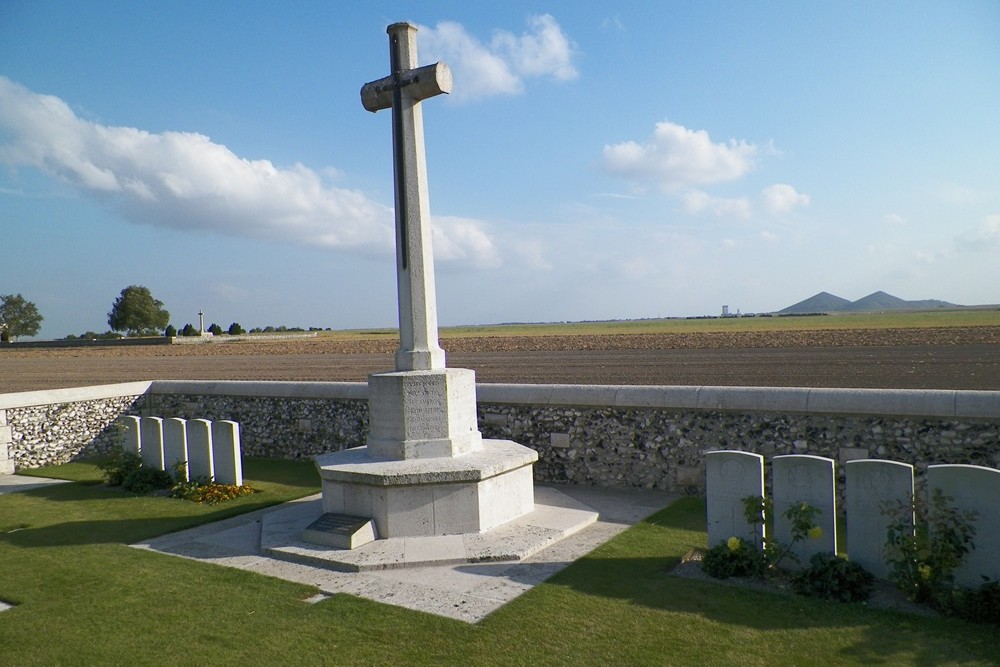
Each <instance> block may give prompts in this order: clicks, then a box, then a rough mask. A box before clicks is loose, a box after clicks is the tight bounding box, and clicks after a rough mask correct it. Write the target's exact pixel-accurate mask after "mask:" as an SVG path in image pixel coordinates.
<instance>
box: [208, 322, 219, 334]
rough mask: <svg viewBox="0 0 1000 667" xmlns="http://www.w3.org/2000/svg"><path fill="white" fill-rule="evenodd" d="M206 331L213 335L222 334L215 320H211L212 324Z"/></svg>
mask: <svg viewBox="0 0 1000 667" xmlns="http://www.w3.org/2000/svg"><path fill="white" fill-rule="evenodd" d="M208 332H209V333H210V334H212V335H213V336H221V335H222V327H220V326H219V325H218V324H216V323H215V322H212V326H210V327H209V328H208Z"/></svg>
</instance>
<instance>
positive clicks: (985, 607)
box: [949, 577, 1000, 625]
mask: <svg viewBox="0 0 1000 667" xmlns="http://www.w3.org/2000/svg"><path fill="white" fill-rule="evenodd" d="M983 578H984V579H986V577H983ZM949 612H950V613H951V614H954V615H955V616H958V617H959V618H963V619H965V620H966V621H972V622H973V623H991V624H993V625H1000V581H990V580H989V579H987V580H986V582H985V583H984V584H983V585H982V586H980V587H979V588H973V589H969V590H962V591H958V592H957V593H956V594H955V597H954V599H953V601H952V604H951V608H950V609H949Z"/></svg>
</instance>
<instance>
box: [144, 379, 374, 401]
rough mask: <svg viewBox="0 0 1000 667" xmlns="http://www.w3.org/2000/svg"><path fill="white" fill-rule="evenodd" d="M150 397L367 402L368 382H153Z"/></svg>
mask: <svg viewBox="0 0 1000 667" xmlns="http://www.w3.org/2000/svg"><path fill="white" fill-rule="evenodd" d="M149 393H151V394H181V395H185V394H186V395H201V396H267V397H269V398H306V399H308V398H316V399H346V400H360V401H367V400H368V385H367V383H365V382H295V381H281V382H279V381H256V380H221V381H212V380H154V381H153V382H152V383H151V386H150V388H149Z"/></svg>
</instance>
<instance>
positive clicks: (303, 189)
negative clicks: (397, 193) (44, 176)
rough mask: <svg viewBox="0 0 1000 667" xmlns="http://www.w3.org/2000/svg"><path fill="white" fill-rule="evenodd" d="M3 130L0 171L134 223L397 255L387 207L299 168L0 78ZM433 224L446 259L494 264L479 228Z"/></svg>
mask: <svg viewBox="0 0 1000 667" xmlns="http://www.w3.org/2000/svg"><path fill="white" fill-rule="evenodd" d="M0 131H2V134H0V137H3V138H4V140H5V141H4V143H3V144H0V164H6V165H10V166H12V167H18V166H27V167H33V168H37V169H40V170H42V171H44V172H46V173H48V174H50V175H52V176H55V177H57V178H59V179H60V180H62V181H63V182H65V183H68V184H69V185H71V186H72V187H73V188H75V189H76V190H78V191H79V192H81V193H84V194H87V195H90V196H94V197H96V198H98V199H100V200H102V201H104V202H106V203H107V204H109V205H110V206H112V207H114V208H116V209H117V210H119V211H120V212H121V213H122V214H123V215H124V216H125V217H126V218H127V219H128V220H130V221H132V222H135V223H139V224H150V225H156V226H161V227H171V228H179V229H188V230H199V231H215V232H220V233H224V234H230V235H234V236H244V237H251V238H263V239H268V240H273V241H285V242H291V243H298V244H302V245H309V246H321V247H327V248H333V249H342V250H354V251H357V252H363V253H378V254H382V253H386V252H390V251H391V249H392V248H393V244H394V231H393V228H394V224H393V214H392V209H391V208H389V207H387V206H384V205H382V204H380V203H378V202H375V201H373V200H371V199H369V198H368V196H367V195H365V194H364V193H362V192H359V191H357V190H350V189H345V188H336V187H331V186H330V185H328V184H326V183H325V182H324V180H323V178H322V177H321V176H320V174H318V173H317V172H315V171H313V170H311V169H309V168H307V167H305V166H303V165H301V164H296V165H294V166H292V167H287V168H280V167H276V166H274V165H273V164H272V163H271V162H270V161H269V160H249V159H246V158H241V157H239V156H237V155H236V154H234V153H233V152H232V151H230V150H229V149H228V148H227V147H225V146H223V145H221V144H216V143H213V142H212V141H211V139H209V138H208V137H206V136H204V135H201V134H195V133H189V132H163V133H152V132H146V131H143V130H139V129H136V128H131V127H109V126H104V125H99V124H97V123H93V122H90V121H86V120H83V119H81V118H79V117H78V116H77V115H76V114H75V113H74V112H73V110H72V109H70V107H69V106H68V105H67V104H66V103H65V102H63V101H62V100H61V99H59V98H57V97H54V96H51V95H40V94H37V93H34V92H32V91H30V90H28V89H27V88H25V87H24V86H21V85H19V84H17V83H14V82H12V81H10V80H9V79H7V78H4V77H2V76H0ZM435 224H436V225H437V226H436V228H435V230H434V239H435V244H436V245H437V246H438V247H440V248H441V251H440V253H439V254H440V255H441V257H440V258H441V259H442V260H444V261H448V260H453V261H456V260H457V261H461V260H463V259H464V258H467V257H485V258H487V260H488V261H487V264H488V265H491V266H495V265H497V264H498V263H499V261H500V260H499V256H498V253H497V251H496V248H495V247H493V244H492V242H491V240H490V237H489V235H488V234H487V233H486V232H485V231H484V226H483V225H482V224H481V223H478V222H476V221H470V220H464V219H459V218H446V219H443V220H442V221H438V220H436V221H435Z"/></svg>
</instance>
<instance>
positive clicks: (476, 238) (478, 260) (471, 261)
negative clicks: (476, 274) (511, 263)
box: [433, 216, 502, 269]
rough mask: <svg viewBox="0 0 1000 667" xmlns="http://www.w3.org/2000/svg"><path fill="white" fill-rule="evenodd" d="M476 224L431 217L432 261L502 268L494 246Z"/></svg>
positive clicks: (472, 221) (461, 220)
mask: <svg viewBox="0 0 1000 667" xmlns="http://www.w3.org/2000/svg"><path fill="white" fill-rule="evenodd" d="M484 227H485V225H484V224H483V223H482V222H480V221H479V220H472V219H470V218H459V217H455V216H434V239H433V240H434V258H435V259H440V260H441V261H452V262H462V263H463V264H467V265H469V266H475V267H478V268H484V269H486V268H488V269H492V268H496V267H498V266H500V265H501V264H502V262H501V261H500V254H499V252H498V251H497V248H496V245H494V243H493V240H492V239H491V238H490V236H489V234H487V233H486V231H485V229H484Z"/></svg>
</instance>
